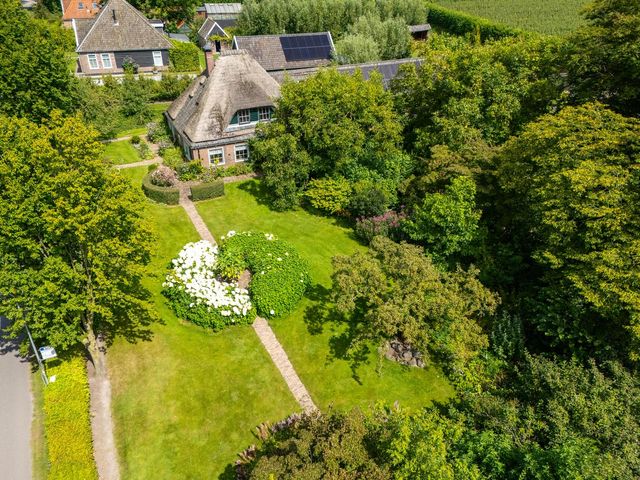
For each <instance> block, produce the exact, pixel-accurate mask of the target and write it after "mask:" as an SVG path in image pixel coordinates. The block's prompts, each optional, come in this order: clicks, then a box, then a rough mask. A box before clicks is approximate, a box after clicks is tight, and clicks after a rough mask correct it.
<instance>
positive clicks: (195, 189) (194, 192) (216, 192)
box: [191, 179, 224, 202]
mask: <svg viewBox="0 0 640 480" xmlns="http://www.w3.org/2000/svg"><path fill="white" fill-rule="evenodd" d="M222 196H224V181H223V180H221V179H218V180H214V181H213V182H210V183H201V184H200V185H194V186H192V187H191V200H193V201H194V202H197V201H199V200H207V199H208V198H216V197H222Z"/></svg>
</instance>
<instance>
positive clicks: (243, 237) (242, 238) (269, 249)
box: [220, 231, 310, 317]
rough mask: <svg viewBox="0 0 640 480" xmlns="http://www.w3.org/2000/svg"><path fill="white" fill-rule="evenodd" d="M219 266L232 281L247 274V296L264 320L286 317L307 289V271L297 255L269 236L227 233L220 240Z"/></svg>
mask: <svg viewBox="0 0 640 480" xmlns="http://www.w3.org/2000/svg"><path fill="white" fill-rule="evenodd" d="M220 265H221V267H223V270H226V271H225V272H224V273H225V274H226V275H227V276H230V277H232V278H233V277H235V278H237V276H239V275H240V274H241V273H242V271H243V270H244V269H245V268H247V269H249V270H250V271H251V273H252V279H251V284H250V285H249V292H250V294H251V299H252V300H253V303H254V304H255V307H256V310H257V312H258V314H259V315H262V316H264V317H280V316H283V315H286V314H288V313H290V312H291V311H292V310H293V309H294V308H295V306H296V305H297V304H298V302H299V301H300V299H302V296H303V295H304V292H305V291H306V290H307V287H308V286H309V280H310V279H309V269H308V267H307V265H306V263H305V262H304V261H303V260H302V259H301V258H300V256H299V255H298V252H296V250H295V249H294V248H293V247H292V246H291V245H289V244H288V243H286V242H283V241H281V240H278V239H276V238H275V236H274V235H272V234H269V233H259V232H243V233H238V234H236V233H235V232H233V231H231V232H229V233H228V234H227V236H226V238H225V237H223V238H222V244H221V248H220Z"/></svg>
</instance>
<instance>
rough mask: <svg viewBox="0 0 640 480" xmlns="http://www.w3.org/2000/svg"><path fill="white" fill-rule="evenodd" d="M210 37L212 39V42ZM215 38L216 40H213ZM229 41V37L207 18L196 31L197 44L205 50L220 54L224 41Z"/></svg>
mask: <svg viewBox="0 0 640 480" xmlns="http://www.w3.org/2000/svg"><path fill="white" fill-rule="evenodd" d="M211 37H214V39H213V40H212V39H211ZM215 37H217V38H215ZM222 39H226V40H228V41H231V36H229V34H228V33H227V32H226V31H225V30H224V28H222V27H221V26H220V24H218V22H217V21H215V20H214V19H212V18H207V19H206V20H205V21H204V23H203V24H202V26H201V27H200V29H199V30H198V44H199V45H200V46H201V47H202V48H203V49H204V50H205V51H208V50H211V51H214V52H217V53H220V52H221V51H222V50H223V48H224V43H225V42H224V41H222Z"/></svg>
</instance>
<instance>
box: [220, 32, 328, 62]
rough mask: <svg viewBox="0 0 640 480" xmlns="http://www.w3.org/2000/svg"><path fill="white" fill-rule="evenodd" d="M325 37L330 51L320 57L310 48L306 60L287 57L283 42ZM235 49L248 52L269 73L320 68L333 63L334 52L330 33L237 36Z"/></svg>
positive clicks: (234, 41)
mask: <svg viewBox="0 0 640 480" xmlns="http://www.w3.org/2000/svg"><path fill="white" fill-rule="evenodd" d="M318 36H323V37H325V38H324V42H325V43H327V44H329V45H330V51H329V52H327V51H323V52H322V54H320V55H314V53H313V51H312V49H313V48H314V47H311V46H310V47H309V53H310V55H305V57H306V59H305V60H293V61H291V60H289V61H287V58H286V56H285V51H284V48H283V46H282V45H283V41H288V40H290V39H302V40H304V39H305V38H308V37H318ZM233 48H236V49H241V50H246V51H247V52H249V53H250V54H251V56H252V57H253V58H255V59H256V60H257V61H258V63H259V64H260V65H262V68H264V69H265V70H266V71H268V72H272V71H274V70H296V69H299V68H310V67H320V66H323V65H328V64H329V63H331V51H333V39H332V38H331V33H330V32H319V33H300V34H288V35H253V36H236V37H234V39H233Z"/></svg>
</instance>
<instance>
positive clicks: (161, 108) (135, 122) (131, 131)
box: [116, 102, 171, 137]
mask: <svg viewBox="0 0 640 480" xmlns="http://www.w3.org/2000/svg"><path fill="white" fill-rule="evenodd" d="M169 105H171V102H155V103H150V104H149V110H150V111H151V116H150V118H149V120H144V121H141V120H139V119H137V118H133V117H128V118H123V119H122V121H121V123H120V128H119V129H118V131H117V133H116V137H126V136H129V135H144V134H146V133H147V126H146V125H147V123H149V122H161V121H162V114H163V113H164V112H165V111H166V110H167V108H169Z"/></svg>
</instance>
